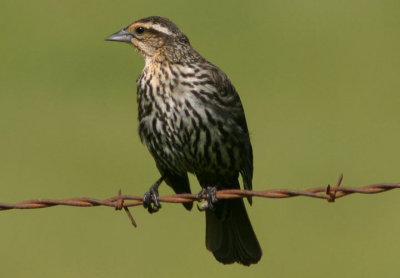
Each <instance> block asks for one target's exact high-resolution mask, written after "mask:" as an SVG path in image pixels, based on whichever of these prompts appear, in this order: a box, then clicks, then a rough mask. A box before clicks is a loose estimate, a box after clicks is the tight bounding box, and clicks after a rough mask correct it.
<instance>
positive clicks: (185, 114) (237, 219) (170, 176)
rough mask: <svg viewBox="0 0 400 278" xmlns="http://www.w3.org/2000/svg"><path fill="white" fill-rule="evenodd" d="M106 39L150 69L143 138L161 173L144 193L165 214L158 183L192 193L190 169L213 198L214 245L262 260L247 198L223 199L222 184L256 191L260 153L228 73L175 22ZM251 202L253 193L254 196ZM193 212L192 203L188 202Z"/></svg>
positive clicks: (143, 24)
mask: <svg viewBox="0 0 400 278" xmlns="http://www.w3.org/2000/svg"><path fill="white" fill-rule="evenodd" d="M106 40H109V41H120V42H126V43H129V44H132V45H133V46H134V47H135V48H136V49H137V50H138V51H139V52H140V54H142V56H143V58H144V60H145V66H144V69H143V72H142V74H141V75H140V76H139V78H138V79H137V101H138V105H139V117H138V119H139V135H140V138H141V140H142V142H143V143H144V144H145V145H146V146H147V148H148V149H149V151H150V153H151V154H152V155H153V157H154V159H155V162H156V165H157V168H158V170H159V171H160V173H161V178H160V179H159V180H158V181H157V182H156V183H155V184H154V185H153V186H152V187H151V188H150V190H149V191H148V192H146V194H145V195H144V199H143V201H144V205H145V207H147V208H148V210H149V211H150V212H154V211H157V210H158V209H159V208H160V207H161V205H160V204H159V201H158V187H159V185H160V184H161V182H162V181H165V182H166V183H167V184H168V185H169V186H171V187H172V189H173V190H174V191H175V192H176V193H190V192H191V191H190V186H189V180H188V172H189V173H193V174H194V175H196V177H197V179H198V181H199V183H200V185H201V187H202V188H203V190H202V191H201V192H200V193H199V198H200V197H201V196H206V201H205V204H206V205H203V208H205V210H206V246H207V249H208V250H210V251H211V252H212V253H213V254H214V256H215V258H216V259H217V260H218V261H219V262H221V263H224V264H231V263H234V262H237V263H240V264H243V265H250V264H254V263H257V262H258V261H259V260H260V258H261V256H262V251H261V247H260V245H259V243H258V240H257V237H256V235H255V233H254V231H253V228H252V226H251V223H250V220H249V217H248V215H247V212H246V209H245V206H244V202H243V200H242V199H229V200H217V199H216V190H217V189H228V188H229V189H230V188H234V189H239V188H240V185H239V180H238V178H239V173H240V174H241V176H242V179H243V184H244V188H246V189H252V178H253V151H252V147H251V143H250V137H249V132H248V129H247V124H246V118H245V115H244V111H243V107H242V103H241V101H240V98H239V95H238V94H237V92H236V90H235V88H234V87H233V85H232V83H231V82H230V80H229V79H228V77H227V76H226V75H225V73H223V72H222V71H221V70H220V69H219V68H217V67H216V66H215V65H213V64H211V63H210V62H208V61H207V60H206V59H204V58H203V57H202V56H201V55H200V54H199V53H197V52H196V51H195V50H194V49H193V48H192V46H191V45H190V43H189V39H188V38H187V37H186V35H185V34H184V33H183V32H182V31H181V30H180V29H179V28H178V27H177V26H176V25H175V24H174V23H173V22H171V21H170V20H169V19H167V18H163V17H158V16H151V17H147V18H143V19H140V20H137V21H135V22H133V23H132V24H130V25H128V26H127V27H125V28H123V29H122V30H120V31H118V32H116V33H114V34H112V35H111V36H109V37H108V38H106ZM248 200H249V202H250V203H251V198H248ZM184 206H185V208H186V209H188V210H190V209H191V208H192V203H184Z"/></svg>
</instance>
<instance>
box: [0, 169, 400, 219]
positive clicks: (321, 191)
mask: <svg viewBox="0 0 400 278" xmlns="http://www.w3.org/2000/svg"><path fill="white" fill-rule="evenodd" d="M342 181H343V174H341V175H340V176H339V179H338V181H337V183H336V184H335V185H334V186H331V185H328V186H325V187H316V188H310V189H304V190H292V189H272V190H260V191H252V190H245V189H223V190H218V191H217V193H216V196H217V198H218V199H233V198H244V197H249V196H253V197H261V198H292V197H299V196H304V197H311V198H318V199H325V200H327V201H328V202H335V200H336V199H338V198H342V197H345V196H347V195H350V194H354V193H360V194H376V193H381V192H385V191H389V190H392V189H396V188H400V183H379V184H372V185H366V186H361V187H343V186H341V183H342ZM203 197H205V196H203ZM142 199H143V196H140V195H123V194H122V193H121V190H119V192H118V195H117V196H115V197H111V198H108V199H104V200H99V199H95V198H67V199H33V200H28V201H22V202H17V203H12V204H10V203H1V202H0V211H3V210H10V209H37V208H48V207H53V206H75V207H96V206H108V207H113V208H115V209H116V210H122V209H124V210H125V212H126V213H127V215H128V217H129V219H130V221H131V223H132V225H133V226H135V227H136V222H135V220H134V218H133V216H132V214H131V213H130V211H129V209H128V208H129V207H134V206H140V205H142V204H143V202H142ZM126 201H128V202H126ZM159 201H160V202H164V203H187V202H194V201H200V200H199V198H198V195H197V194H174V195H168V196H160V198H159Z"/></svg>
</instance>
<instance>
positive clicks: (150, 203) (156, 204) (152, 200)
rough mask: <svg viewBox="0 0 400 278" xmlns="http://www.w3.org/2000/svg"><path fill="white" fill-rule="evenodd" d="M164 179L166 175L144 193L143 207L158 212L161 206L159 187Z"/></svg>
mask: <svg viewBox="0 0 400 278" xmlns="http://www.w3.org/2000/svg"><path fill="white" fill-rule="evenodd" d="M163 180H164V177H161V178H160V179H158V180H157V181H156V182H155V183H154V184H153V185H152V186H151V187H150V189H149V191H147V192H146V193H145V194H144V195H143V207H144V208H146V209H147V210H148V211H149V212H150V213H153V212H157V211H158V210H159V209H160V208H161V204H160V201H159V195H158V187H159V186H160V184H161V182H162V181H163Z"/></svg>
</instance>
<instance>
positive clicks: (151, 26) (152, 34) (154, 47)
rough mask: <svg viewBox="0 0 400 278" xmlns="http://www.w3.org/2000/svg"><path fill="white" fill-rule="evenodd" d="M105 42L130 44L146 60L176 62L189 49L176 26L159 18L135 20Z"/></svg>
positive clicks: (188, 44)
mask: <svg viewBox="0 0 400 278" xmlns="http://www.w3.org/2000/svg"><path fill="white" fill-rule="evenodd" d="M106 40H107V41H119V42H127V43H130V44H132V45H133V46H134V47H135V48H136V49H137V50H138V51H139V52H140V53H141V54H142V55H143V56H144V58H145V59H146V60H147V59H156V60H165V59H167V60H172V61H176V60H179V59H180V58H181V56H182V55H184V52H185V51H188V49H191V47H190V43H189V39H188V38H187V37H186V35H185V34H184V33H183V32H182V31H181V30H180V29H179V28H178V26H176V25H175V24H174V23H173V22H172V21H170V20H169V19H167V18H164V17H159V16H151V17H146V18H143V19H140V20H137V21H135V22H133V23H132V24H130V25H128V26H126V27H125V28H123V29H122V30H120V31H118V32H116V33H114V34H112V35H111V36H109V37H107V38H106Z"/></svg>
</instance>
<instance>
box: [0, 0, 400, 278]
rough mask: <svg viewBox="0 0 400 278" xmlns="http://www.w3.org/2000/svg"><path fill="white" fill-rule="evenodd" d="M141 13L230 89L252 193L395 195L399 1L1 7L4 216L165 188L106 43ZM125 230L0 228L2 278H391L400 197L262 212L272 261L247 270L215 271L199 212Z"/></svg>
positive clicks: (55, 225) (50, 224)
mask: <svg viewBox="0 0 400 278" xmlns="http://www.w3.org/2000/svg"><path fill="white" fill-rule="evenodd" d="M149 15H162V16H166V17H169V18H170V19H172V20H173V21H174V22H176V23H177V24H178V26H180V27H181V29H182V30H183V31H184V32H185V33H186V34H187V35H188V36H189V38H190V39H191V43H192V45H193V46H194V47H195V48H196V49H197V50H198V51H199V52H200V53H201V54H202V55H203V56H205V57H206V58H207V59H209V60H210V61H212V62H213V63H214V64H216V65H218V66H219V67H220V68H221V69H223V70H224V71H225V72H226V73H227V74H228V76H229V77H230V78H231V80H232V81H233V83H234V84H235V86H236V88H237V89H238V91H239V93H240V95H241V98H242V101H243V104H244V107H245V110H246V115H247V121H248V124H249V127H250V131H251V136H252V142H253V147H254V152H255V177H254V186H255V189H278V188H293V189H304V188H308V187H314V186H324V185H326V184H328V183H335V181H336V179H337V177H338V175H339V174H340V173H341V172H343V173H344V175H345V178H344V182H343V185H344V186H361V185H366V184H371V183H377V182H396V181H397V182H398V181H399V180H400V173H399V157H400V148H399V143H400V117H399V106H400V96H399V93H400V54H399V49H400V2H399V1H397V0H393V1H372V0H369V1H309V0H305V1H295V0H291V1H218V2H217V1H210V0H203V1H196V2H194V1H192V2H190V1H178V0H170V1H161V0H158V1H126V0H116V1H105V0H97V1H93V0H91V1H89V0H79V1H77V0H69V1H49V0H45V1H10V0H3V1H2V2H1V3H0V23H1V24H0V33H1V44H0V202H15V201H22V200H26V199H32V198H66V197H82V196H88V197H96V198H106V197H110V196H112V195H115V194H116V192H117V190H118V189H119V188H121V189H122V190H123V192H124V193H127V194H142V193H143V192H145V190H147V188H148V187H149V186H150V185H151V184H152V183H153V182H154V181H155V180H156V178H158V172H157V170H156V168H155V166H154V162H153V160H152V158H151V156H150V154H149V153H148V151H147V149H146V148H145V147H144V146H143V145H141V143H140V141H139V138H138V135H137V131H136V130H137V122H136V114H137V108H136V88H135V80H136V77H137V76H138V75H139V73H140V71H141V69H142V67H143V60H142V58H141V57H140V55H139V54H137V53H135V51H133V49H132V48H130V47H128V46H127V45H123V44H117V43H110V42H105V41H104V38H105V37H106V36H108V35H110V34H111V33H113V32H115V31H117V30H119V29H120V28H122V27H124V26H126V25H127V24H129V23H130V22H132V21H134V20H136V19H139V18H142V17H145V16H149ZM192 189H193V191H194V192H197V191H198V190H200V187H199V185H198V184H197V182H196V181H195V179H192ZM170 193H171V190H170V189H169V188H168V187H167V186H163V187H162V189H161V194H170ZM133 214H134V216H135V219H136V221H137V222H138V224H139V227H138V228H137V229H133V228H132V227H131V224H130V223H129V220H128V219H127V217H126V215H125V213H123V212H115V211H114V210H113V209H110V208H102V207H99V208H70V207H55V208H49V209H40V210H26V211H4V212H0V227H1V237H0V246H1V252H0V277H10V276H13V277H23V276H24V277H25V276H29V277H160V276H163V277H321V276H323V277H397V276H398V265H397V264H398V261H399V257H400V241H399V235H400V192H397V191H391V192H389V193H384V194H378V195H373V196H366V195H364V196H362V195H353V196H349V197H347V198H345V199H340V200H338V201H337V202H336V203H334V204H328V203H327V202H325V201H322V200H316V199H308V198H295V199H280V200H272V199H256V200H255V202H254V205H253V207H252V208H251V209H249V214H250V216H251V219H252V222H253V225H254V228H255V230H256V232H257V234H258V238H259V240H260V242H261V244H262V246H263V249H264V256H263V258H262V261H261V262H260V263H259V264H258V265H255V266H252V267H250V268H247V267H243V266H240V265H231V266H223V265H221V264H219V263H217V262H216V261H215V260H214V258H213V256H212V254H211V253H209V252H208V251H207V250H206V249H205V246H204V230H205V228H204V224H205V223H204V222H205V221H204V215H203V213H200V212H198V211H197V210H196V209H194V210H193V211H192V212H191V213H188V212H186V211H185V210H184V209H183V208H182V207H181V206H180V205H168V204H166V205H164V206H163V209H162V210H161V211H160V212H159V213H157V214H154V215H149V214H148V213H147V211H145V210H144V209H142V208H135V209H134V210H133ZM217 275H218V276H217Z"/></svg>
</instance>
